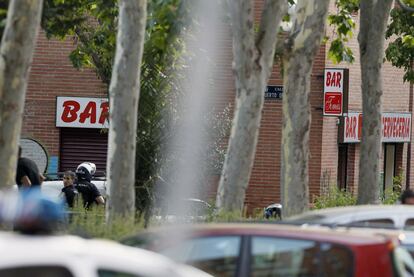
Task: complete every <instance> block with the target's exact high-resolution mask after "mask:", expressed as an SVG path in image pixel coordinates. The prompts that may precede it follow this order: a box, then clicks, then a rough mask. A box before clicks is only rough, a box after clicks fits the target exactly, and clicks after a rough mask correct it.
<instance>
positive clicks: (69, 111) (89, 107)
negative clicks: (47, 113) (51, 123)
mask: <svg viewBox="0 0 414 277" xmlns="http://www.w3.org/2000/svg"><path fill="white" fill-rule="evenodd" d="M108 114H109V102H108V99H107V98H86V97H57V99H56V127H76V128H108Z"/></svg>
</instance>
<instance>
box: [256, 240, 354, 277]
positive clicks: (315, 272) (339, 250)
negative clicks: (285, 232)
mask: <svg viewBox="0 0 414 277" xmlns="http://www.w3.org/2000/svg"><path fill="white" fill-rule="evenodd" d="M251 251H252V252H251V257H252V258H251V273H252V274H251V276H254V277H262V276H292V277H293V276H338V277H342V276H344V277H345V276H352V269H353V266H352V265H353V255H352V252H351V251H350V250H349V249H347V248H345V247H342V246H338V245H333V244H330V243H322V244H320V245H319V244H318V243H316V242H314V241H309V240H296V239H286V238H274V237H253V238H252V250H251Z"/></svg>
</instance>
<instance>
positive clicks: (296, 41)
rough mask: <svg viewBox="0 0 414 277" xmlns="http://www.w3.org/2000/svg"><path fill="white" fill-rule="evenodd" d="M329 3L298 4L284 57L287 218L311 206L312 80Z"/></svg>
mask: <svg viewBox="0 0 414 277" xmlns="http://www.w3.org/2000/svg"><path fill="white" fill-rule="evenodd" d="M328 5H329V0H301V1H298V3H297V7H296V14H295V18H294V22H293V29H292V31H291V34H290V35H289V37H288V40H287V45H286V47H287V48H286V51H285V54H284V58H283V59H284V62H283V64H284V87H283V90H284V91H283V129H282V169H281V190H282V191H281V197H282V205H283V210H282V211H283V214H284V216H290V215H294V214H298V213H301V212H303V211H305V210H307V209H308V203H309V176H308V167H309V166H308V163H309V132H310V124H311V111H310V108H311V107H310V97H309V96H310V79H311V72H312V65H313V60H314V57H315V55H316V53H317V51H318V49H319V46H320V44H321V39H322V37H323V34H324V31H325V23H326V16H327V12H328Z"/></svg>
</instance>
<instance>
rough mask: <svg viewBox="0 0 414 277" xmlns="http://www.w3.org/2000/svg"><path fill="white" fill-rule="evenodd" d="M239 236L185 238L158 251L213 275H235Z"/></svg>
mask: <svg viewBox="0 0 414 277" xmlns="http://www.w3.org/2000/svg"><path fill="white" fill-rule="evenodd" d="M240 244H241V237H239V236H217V237H202V238H194V239H189V240H186V241H185V242H182V243H180V244H179V245H176V246H173V247H169V248H166V249H163V250H161V251H160V253H162V254H164V255H166V256H168V257H170V258H172V259H174V260H176V261H178V262H183V263H187V264H189V265H192V266H194V267H197V268H199V269H201V270H203V271H205V272H208V273H210V274H212V275H213V276H223V277H227V276H235V273H236V268H237V261H238V256H239V252H240Z"/></svg>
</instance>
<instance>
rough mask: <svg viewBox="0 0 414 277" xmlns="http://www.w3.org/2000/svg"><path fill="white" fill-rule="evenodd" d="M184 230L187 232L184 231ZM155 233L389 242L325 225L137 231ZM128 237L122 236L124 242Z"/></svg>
mask: <svg viewBox="0 0 414 277" xmlns="http://www.w3.org/2000/svg"><path fill="white" fill-rule="evenodd" d="M186 231H187V233H186ZM148 235H149V236H152V235H154V236H158V237H160V238H162V239H169V238H171V237H174V238H179V237H180V236H187V235H188V236H189V237H192V236H221V235H222V236H227V235H257V236H280V237H286V238H293V239H309V240H315V241H323V242H331V243H337V244H344V245H355V246H357V245H366V244H381V243H387V242H389V238H386V237H384V236H373V235H372V234H370V235H367V234H364V233H363V232H358V231H354V230H350V229H348V228H335V229H332V228H328V227H324V226H307V227H304V226H294V225H285V224H272V223H213V224H198V225H191V226H190V225H189V226H169V227H158V228H153V229H150V230H148V231H146V232H141V233H140V234H138V237H139V236H144V237H145V236H148ZM126 240H128V238H127V239H125V240H124V241H126Z"/></svg>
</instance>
